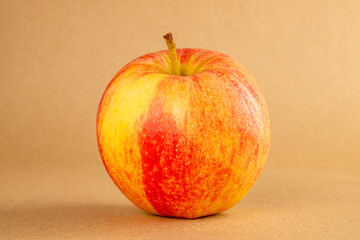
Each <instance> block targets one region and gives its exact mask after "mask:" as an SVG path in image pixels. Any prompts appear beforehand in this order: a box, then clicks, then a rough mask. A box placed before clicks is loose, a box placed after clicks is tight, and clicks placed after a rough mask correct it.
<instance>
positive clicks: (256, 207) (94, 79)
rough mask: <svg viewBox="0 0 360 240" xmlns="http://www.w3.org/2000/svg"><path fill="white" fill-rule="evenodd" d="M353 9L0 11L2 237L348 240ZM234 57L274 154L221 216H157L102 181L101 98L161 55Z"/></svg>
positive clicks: (350, 4)
mask: <svg viewBox="0 0 360 240" xmlns="http://www.w3.org/2000/svg"><path fill="white" fill-rule="evenodd" d="M359 12H360V3H359V2H358V1H331V2H329V1H322V0H321V1H224V2H222V3H219V2H218V1H98V2H95V1H31V2H30V1H1V3H0V33H1V37H0V43H1V44H0V48H1V49H0V50H1V51H0V61H1V64H0V76H1V79H0V97H1V99H0V100H1V101H0V106H1V109H2V113H1V120H0V127H1V138H0V238H1V239H69V238H76V239H169V238H174V239H219V238H220V239H221V238H223V239H275V238H276V239H289V238H291V239H304V238H306V239H327V238H331V239H359V238H360V233H359V230H358V228H359V226H360V207H359V203H360V157H359V156H360V148H359V143H360V137H359V136H360V126H359V123H360V111H359V109H360V94H359V89H360V82H359V79H360V68H359V59H360V47H359V42H360V21H359V16H358V13H359ZM168 31H171V32H172V33H173V34H174V37H175V41H176V43H177V46H178V47H194V48H195V47H197V48H206V49H212V50H216V51H220V52H223V53H225V54H228V55H230V56H232V57H233V58H234V59H236V60H237V61H239V62H240V63H241V64H243V65H244V66H246V67H247V68H248V69H249V70H250V72H251V73H252V74H253V75H254V76H255V78H256V79H257V81H258V83H259V85H260V86H261V88H262V90H263V92H264V95H265V98H266V100H267V104H268V108H269V113H270V119H271V124H272V125H271V127H272V143H271V148H270V155H269V158H268V161H267V163H266V165H265V169H264V171H263V173H262V174H261V175H260V178H259V180H258V182H257V183H256V184H255V186H254V188H253V189H252V190H251V191H250V192H249V194H248V195H247V196H246V197H245V198H244V199H243V200H242V201H241V202H240V203H239V204H237V205H236V206H235V207H234V208H232V209H231V210H229V211H226V212H224V213H222V214H218V215H214V216H210V217H206V218H200V219H196V220H182V219H172V218H162V217H157V216H153V215H149V214H146V213H144V212H142V211H141V210H138V209H137V208H136V207H135V206H133V205H132V204H131V203H130V202H129V201H128V200H127V199H126V198H125V197H123V196H122V194H121V192H120V191H119V190H118V189H117V188H116V186H115V185H114V184H113V183H112V182H111V180H110V178H109V176H108V175H107V173H106V171H105V168H104V167H103V165H102V162H101V159H100V156H99V153H98V149H97V143H96V133H95V119H96V111H97V106H98V103H99V101H100V98H101V95H102V92H103V91H104V89H105V87H106V85H107V84H108V82H109V81H110V80H111V78H112V77H113V76H114V75H115V73H116V72H117V71H118V70H119V69H120V68H121V67H122V66H124V65H125V64H126V63H128V62H129V61H131V60H133V59H135V58H137V57H139V56H141V55H143V54H145V53H148V52H153V51H157V50H163V49H165V48H166V45H165V43H164V41H163V39H162V35H163V34H164V33H166V32H168Z"/></svg>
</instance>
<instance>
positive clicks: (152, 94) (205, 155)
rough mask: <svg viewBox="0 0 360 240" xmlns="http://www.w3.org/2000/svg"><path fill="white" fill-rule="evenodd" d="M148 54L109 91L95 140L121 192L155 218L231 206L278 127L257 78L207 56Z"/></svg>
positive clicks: (223, 58) (200, 52)
mask: <svg viewBox="0 0 360 240" xmlns="http://www.w3.org/2000/svg"><path fill="white" fill-rule="evenodd" d="M164 38H165V41H166V43H167V45H168V50H166V51H159V52H155V53H150V54H146V55H144V56H142V57H139V58H137V59H135V60H134V61H132V62H130V63H128V64H127V65H126V66H125V67H123V68H122V69H121V70H120V71H119V72H118V73H117V74H116V76H115V77H114V78H113V79H112V81H111V82H110V83H109V85H108V87H107V88H106V90H105V92H104V94H103V96H102V99H101V102H100V105H99V108H98V113H97V124H96V125H97V139H98V146H99V150H100V154H101V157H102V160H103V162H104V165H105V167H106V170H107V171H108V173H109V175H110V177H111V178H112V180H113V181H114V182H115V184H116V185H117V186H118V187H119V188H120V190H121V191H122V193H123V194H124V195H125V196H126V197H127V198H128V199H129V200H130V201H131V202H132V203H134V204H135V205H136V206H138V207H139V208H141V209H143V210H144V211H147V212H149V213H153V214H157V215H162V216H169V217H180V218H197V217H201V216H206V215H211V214H215V213H218V212H221V211H224V210H226V209H229V208H231V207H233V206H234V205H235V204H236V203H238V202H239V201H240V199H241V198H243V197H244V196H245V194H246V193H247V192H248V191H249V190H250V188H251V187H252V186H253V184H254V183H255V181H256V180H257V178H258V176H259V174H260V172H261V170H262V169H263V167H264V163H265V161H266V158H267V155H268V151H269V145H270V121H269V115H268V112H267V108H266V104H265V100H264V96H263V94H262V92H261V90H260V88H259V86H258V84H257V83H256V81H255V79H254V77H253V76H252V75H251V74H250V73H249V72H248V70H246V69H245V68H244V67H243V66H242V65H240V64H238V63H237V62H236V61H234V60H233V59H232V58H230V57H229V56H227V55H225V54H222V53H219V52H215V51H211V50H205V49H190V48H184V49H176V46H175V43H174V41H173V38H172V35H171V33H168V34H166V35H165V36H164Z"/></svg>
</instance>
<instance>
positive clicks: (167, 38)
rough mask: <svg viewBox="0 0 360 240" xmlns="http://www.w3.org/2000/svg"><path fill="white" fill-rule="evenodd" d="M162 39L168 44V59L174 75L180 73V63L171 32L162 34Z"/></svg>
mask: <svg viewBox="0 0 360 240" xmlns="http://www.w3.org/2000/svg"><path fill="white" fill-rule="evenodd" d="M164 39H165V42H166V45H167V46H168V50H169V55H170V60H171V63H172V67H173V73H174V74H175V75H179V76H180V75H181V65H180V62H179V59H178V56H177V52H176V44H175V42H174V39H173V36H172V34H171V33H167V34H165V35H164Z"/></svg>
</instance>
